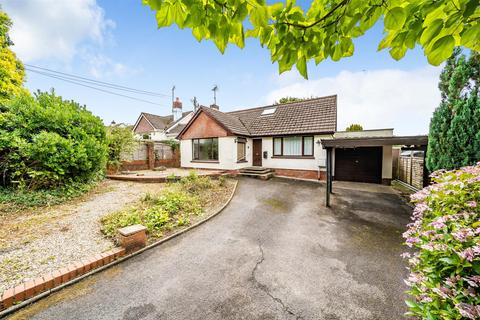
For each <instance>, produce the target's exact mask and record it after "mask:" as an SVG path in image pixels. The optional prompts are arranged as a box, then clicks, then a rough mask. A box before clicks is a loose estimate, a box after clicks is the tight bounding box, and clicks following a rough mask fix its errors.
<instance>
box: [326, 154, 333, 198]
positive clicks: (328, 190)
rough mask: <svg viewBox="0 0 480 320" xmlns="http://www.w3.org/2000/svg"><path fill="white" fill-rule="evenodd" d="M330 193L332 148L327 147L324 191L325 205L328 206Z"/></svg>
mask: <svg viewBox="0 0 480 320" xmlns="http://www.w3.org/2000/svg"><path fill="white" fill-rule="evenodd" d="M330 193H332V148H327V188H326V192H325V194H326V201H325V204H326V206H327V207H330Z"/></svg>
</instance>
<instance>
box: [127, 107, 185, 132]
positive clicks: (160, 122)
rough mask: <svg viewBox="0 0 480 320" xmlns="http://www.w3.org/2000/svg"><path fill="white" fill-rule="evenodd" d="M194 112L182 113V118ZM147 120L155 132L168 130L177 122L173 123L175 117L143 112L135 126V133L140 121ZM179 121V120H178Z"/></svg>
mask: <svg viewBox="0 0 480 320" xmlns="http://www.w3.org/2000/svg"><path fill="white" fill-rule="evenodd" d="M190 112H192V111H186V112H183V113H182V118H183V117H185V116H186V115H188V114H189V113H190ZM142 117H143V118H145V119H146V120H147V121H148V123H150V125H151V126H152V127H153V129H155V130H166V129H168V128H169V127H170V126H172V125H173V124H175V123H176V122H173V115H168V116H159V115H156V114H152V113H147V112H142V113H140V116H139V117H138V120H137V122H136V123H135V126H134V127H133V131H135V130H136V128H137V126H138V124H139V122H140V119H142ZM177 121H179V120H177Z"/></svg>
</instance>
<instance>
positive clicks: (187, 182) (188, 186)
mask: <svg viewBox="0 0 480 320" xmlns="http://www.w3.org/2000/svg"><path fill="white" fill-rule="evenodd" d="M180 184H181V185H182V187H183V188H184V189H185V190H186V191H187V192H190V193H193V194H198V193H199V192H201V191H202V190H205V189H210V188H212V187H213V182H212V179H211V178H209V177H208V176H199V175H198V174H197V173H196V172H195V171H194V170H192V171H190V172H189V174H188V176H186V177H183V178H182V179H180Z"/></svg>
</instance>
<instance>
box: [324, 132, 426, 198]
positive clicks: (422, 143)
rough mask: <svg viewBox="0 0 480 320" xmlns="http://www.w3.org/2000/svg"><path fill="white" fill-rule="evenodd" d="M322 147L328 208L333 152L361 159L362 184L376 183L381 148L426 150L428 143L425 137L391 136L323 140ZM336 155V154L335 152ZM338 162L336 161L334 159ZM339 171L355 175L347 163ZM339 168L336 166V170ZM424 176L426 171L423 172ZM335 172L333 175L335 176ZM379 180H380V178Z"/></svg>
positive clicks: (353, 158)
mask: <svg viewBox="0 0 480 320" xmlns="http://www.w3.org/2000/svg"><path fill="white" fill-rule="evenodd" d="M321 143H322V146H323V148H324V149H326V151H327V188H326V189H327V190H326V206H327V207H329V206H330V194H331V193H333V190H332V181H333V178H334V177H333V174H332V172H333V160H332V159H333V151H334V150H341V151H339V152H338V154H342V156H343V157H344V158H342V160H343V159H350V160H352V161H356V162H358V160H356V159H358V158H359V157H362V159H363V160H364V161H363V162H364V163H365V165H364V166H363V167H362V172H360V175H362V176H363V177H362V182H376V181H377V180H378V179H379V178H378V165H379V164H378V159H379V156H378V150H379V148H381V147H383V146H394V145H395V146H406V147H410V148H414V147H415V148H421V149H425V150H426V146H427V143H428V137H427V136H424V135H422V136H391V137H358V138H334V139H324V140H322V141H321ZM336 154H337V152H336ZM335 161H338V159H335ZM341 163H342V165H341V169H342V170H345V171H346V172H342V174H346V175H348V174H352V173H355V168H352V167H349V166H348V162H347V161H343V162H341ZM380 166H381V160H380ZM338 167H339V166H337V169H338ZM424 172H425V174H426V170H425V171H424ZM337 174H338V173H337V172H336V173H335V175H336V176H337ZM380 179H381V178H380Z"/></svg>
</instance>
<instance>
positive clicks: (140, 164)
mask: <svg viewBox="0 0 480 320" xmlns="http://www.w3.org/2000/svg"><path fill="white" fill-rule="evenodd" d="M159 166H165V167H170V168H178V167H180V152H179V150H178V148H177V149H176V150H174V149H173V148H172V147H171V146H170V145H168V144H165V143H161V142H154V141H139V142H138V143H137V146H136V147H135V149H134V151H133V152H131V153H129V154H125V155H123V156H122V165H121V167H120V170H121V171H124V170H148V169H153V168H154V167H159Z"/></svg>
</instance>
